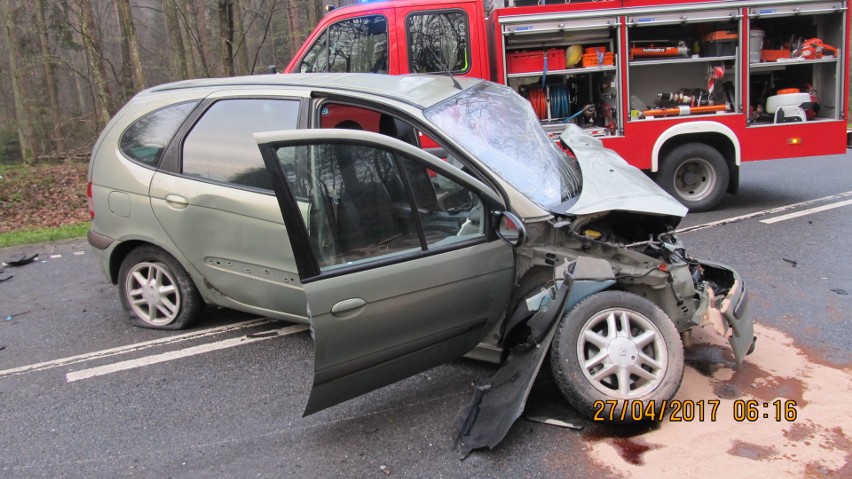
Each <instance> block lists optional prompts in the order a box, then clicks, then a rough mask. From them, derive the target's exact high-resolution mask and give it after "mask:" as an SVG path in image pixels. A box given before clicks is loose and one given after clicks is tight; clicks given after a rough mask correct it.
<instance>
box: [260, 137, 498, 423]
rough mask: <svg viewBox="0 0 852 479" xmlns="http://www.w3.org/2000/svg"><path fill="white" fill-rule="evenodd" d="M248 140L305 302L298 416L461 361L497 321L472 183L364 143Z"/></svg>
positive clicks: (494, 282)
mask: <svg viewBox="0 0 852 479" xmlns="http://www.w3.org/2000/svg"><path fill="white" fill-rule="evenodd" d="M255 137H256V139H257V141H258V145H259V147H260V149H261V152H262V154H263V156H264V162H265V164H266V167H267V169H268V170H269V173H270V176H271V177H272V179H273V185H274V189H275V193H276V195H277V197H278V202H279V205H280V207H281V212H282V215H283V218H284V223H285V226H286V229H287V234H288V235H289V237H290V241H291V243H292V245H293V252H294V254H295V257H296V258H297V264H298V269H299V275H300V278H301V281H302V284H303V285H304V288H305V293H306V296H307V301H308V308H307V309H308V310H307V315H308V316H309V317H310V320H311V325H312V332H313V337H314V342H315V346H316V358H315V364H314V366H315V374H314V384H313V389H312V391H311V397H310V399H309V401H308V405H307V407H306V410H305V414H306V415H307V414H311V413H314V412H316V411H319V410H322V409H324V408H327V407H330V406H333V405H335V404H338V403H340V402H342V401H345V400H347V399H350V398H353V397H355V396H358V395H361V394H364V393H366V392H368V391H372V390H374V389H377V388H379V387H382V386H384V385H387V384H390V383H393V382H395V381H397V380H399V379H402V378H405V377H408V376H411V375H413V374H416V373H418V372H420V371H423V370H425V369H428V368H431V367H433V366H436V365H438V364H441V363H444V362H447V361H450V360H453V359H455V358H458V357H460V356H462V355H464V354H465V353H467V352H468V351H470V350H471V349H473V348H474V347H475V346H476V344H477V343H478V342H479V341H480V340H481V339H482V337H483V336H484V334H485V333H486V332H487V331H488V330H489V329H490V327H491V326H492V325H493V324H494V323H495V322H496V321H497V320H498V319H499V318H500V317H501V316H502V314H503V312H504V309H505V307H506V303H507V302H508V299H509V293H510V291H511V287H512V282H513V277H514V259H513V252H512V248H511V246H509V245H508V244H507V243H506V242H504V241H502V240H500V239H498V238H497V236H496V235H495V233H494V230H495V227H494V222H495V219H494V215H493V214H492V212H495V211H496V212H500V211H502V210H503V208H504V205H503V203H502V200H501V199H500V197H499V196H498V195H497V194H496V193H494V192H493V191H492V190H491V189H490V188H488V187H487V186H486V185H484V184H482V183H481V182H479V181H477V180H476V179H474V178H472V177H471V176H469V175H467V174H465V173H463V172H462V171H460V170H458V169H457V168H455V167H453V166H451V165H448V164H447V163H446V162H443V161H440V160H439V159H437V158H435V157H433V156H431V155H429V154H428V153H425V152H423V151H422V150H420V149H418V148H415V147H413V146H411V145H408V144H406V143H403V142H401V141H399V140H396V139H393V138H390V137H386V136H383V135H379V134H375V133H370V132H364V131H353V130H307V131H306V130H301V131H288V132H275V133H263V134H256V135H255Z"/></svg>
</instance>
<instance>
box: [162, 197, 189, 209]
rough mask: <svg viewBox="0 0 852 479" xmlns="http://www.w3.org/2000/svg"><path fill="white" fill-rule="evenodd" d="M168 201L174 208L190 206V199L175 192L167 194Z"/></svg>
mask: <svg viewBox="0 0 852 479" xmlns="http://www.w3.org/2000/svg"><path fill="white" fill-rule="evenodd" d="M166 203H168V205H169V206H171V207H172V208H177V209H180V210H182V209H184V208H186V207H187V206H189V201H187V200H186V198H184V197H183V196H180V195H175V194H168V195H166Z"/></svg>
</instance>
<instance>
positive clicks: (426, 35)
mask: <svg viewBox="0 0 852 479" xmlns="http://www.w3.org/2000/svg"><path fill="white" fill-rule="evenodd" d="M406 27H407V29H408V69H409V71H410V72H411V73H431V72H445V71H447V70H449V71H451V72H454V73H464V72H466V71H468V70H469V69H470V44H469V42H468V38H469V37H470V36H469V34H468V31H469V27H468V20H467V15H466V14H465V13H464V12H462V11H458V10H451V11H443V12H424V13H412V14H411V15H409V16H408V19H407V20H406Z"/></svg>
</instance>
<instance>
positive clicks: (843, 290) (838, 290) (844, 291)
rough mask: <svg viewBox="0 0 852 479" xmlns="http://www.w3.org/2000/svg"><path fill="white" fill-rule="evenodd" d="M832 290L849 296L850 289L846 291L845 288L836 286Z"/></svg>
mask: <svg viewBox="0 0 852 479" xmlns="http://www.w3.org/2000/svg"><path fill="white" fill-rule="evenodd" d="M830 291H833V292H835V293H837V294H841V295H843V296H849V291H846V290H845V289H840V288H835V289H832V290H830Z"/></svg>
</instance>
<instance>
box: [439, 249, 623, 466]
mask: <svg viewBox="0 0 852 479" xmlns="http://www.w3.org/2000/svg"><path fill="white" fill-rule="evenodd" d="M599 261H604V260H597V259H592V258H586V257H581V258H579V259H578V260H577V262H576V263H575V264H574V265H572V267H569V268H568V270H567V271H566V273H565V276H566V278H565V281H563V282H562V284H561V285H560V286H559V287H558V289H557V290H556V293H555V297H554V298H553V301H551V302H550V303H547V304H546V305H543V306H542V307H541V309H539V311H538V312H536V313H535V315H533V317H532V318H531V319H530V320H529V322H528V323H527V325H528V326H529V328H530V335H529V337H528V338H527V340H526V341H525V342H524V343H521V344H519V345H518V346H516V347H514V348H512V349H511V351H510V352H509V356H508V358H506V361H505V362H504V363H503V365H502V366H501V367H500V369H499V370H497V372H496V373H495V374H494V376H492V377H491V378H489V379H477V380H476V382H475V383H474V388H475V389H474V393H473V398H472V399H471V403H470V406H469V407H468V414H467V418H466V419H465V421H464V423H462V426H461V430H460V431H459V434H458V437H457V438H456V442H455V448H456V451H457V452H458V454H459V458H461V459H464V458H465V457H467V456H468V454H470V452H471V451H473V450H474V449H480V448H483V447H488V448H489V449H494V447H495V446H497V445H498V444H500V442H501V441H503V438H504V437H506V434H507V433H508V432H509V429H510V428H511V427H512V424H514V423H515V421H516V420H517V419H518V418H519V417H520V416H521V414H522V413H523V411H524V406H525V405H526V402H527V397H528V396H529V393H530V390H531V389H532V386H533V383H534V382H535V378H536V375H537V374H538V371H539V369H541V364H542V362H544V358H545V356H546V355H547V351H548V349H549V348H550V343H551V342H552V340H553V336H554V335H555V334H556V328H557V327H558V326H559V319H560V318H561V317H562V316H563V313H564V312H565V311H567V310H569V309H570V308H571V307H573V306H574V305H575V304H577V303H578V302H579V301H580V300H582V299H583V298H585V297H587V296H589V295H592V294H595V293H597V292H599V291H603V290H604V289H606V288H608V287H610V286H612V285H613V284H614V283H615V279H614V278H609V277H605V278H597V279H586V280H581V279H575V277H588V273H590V272H592V271H594V273H595V276H600V274H599V273H600V271H601V269H600V268H599V267H600V266H601V264H600V263H599ZM604 262H605V261H604ZM606 269H607V270H608V271H609V274H608V275H604V276H610V277H611V276H612V269H611V268H609V267H608V264H607V268H606ZM584 273H585V274H584ZM543 303H544V301H543Z"/></svg>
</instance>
